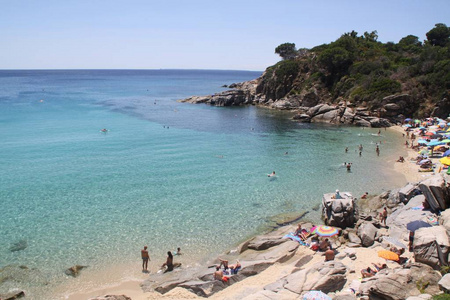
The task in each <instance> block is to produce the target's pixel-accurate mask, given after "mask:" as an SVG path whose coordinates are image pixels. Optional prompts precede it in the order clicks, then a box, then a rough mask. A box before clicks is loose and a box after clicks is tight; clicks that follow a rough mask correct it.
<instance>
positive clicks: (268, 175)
mask: <svg viewBox="0 0 450 300" xmlns="http://www.w3.org/2000/svg"><path fill="white" fill-rule="evenodd" d="M273 176H275V171H273V172H272V173H270V174H267V177H273Z"/></svg>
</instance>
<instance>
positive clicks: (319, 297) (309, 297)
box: [302, 291, 332, 300]
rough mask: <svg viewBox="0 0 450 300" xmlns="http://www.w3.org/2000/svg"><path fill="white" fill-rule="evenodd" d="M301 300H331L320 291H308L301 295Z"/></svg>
mask: <svg viewBox="0 0 450 300" xmlns="http://www.w3.org/2000/svg"><path fill="white" fill-rule="evenodd" d="M302 299H303V300H331V299H332V298H331V297H330V296H328V295H327V294H325V293H324V292H322V291H309V292H306V293H305V294H304V295H303V298H302Z"/></svg>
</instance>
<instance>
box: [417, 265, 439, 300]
mask: <svg viewBox="0 0 450 300" xmlns="http://www.w3.org/2000/svg"><path fill="white" fill-rule="evenodd" d="M410 271H411V272H410V276H411V280H412V282H416V284H423V285H424V286H425V288H424V291H425V292H426V293H428V294H432V295H435V294H436V293H438V292H439V280H441V278H442V275H441V273H439V272H437V271H435V270H433V268H432V267H430V266H428V265H425V264H422V263H418V262H416V263H413V264H412V265H411V266H410Z"/></svg>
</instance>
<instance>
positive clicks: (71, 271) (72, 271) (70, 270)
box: [64, 265, 87, 277]
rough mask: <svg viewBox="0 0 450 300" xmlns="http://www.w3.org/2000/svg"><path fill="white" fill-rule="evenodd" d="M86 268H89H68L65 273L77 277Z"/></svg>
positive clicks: (78, 266) (77, 266) (76, 266)
mask: <svg viewBox="0 0 450 300" xmlns="http://www.w3.org/2000/svg"><path fill="white" fill-rule="evenodd" d="M84 268H87V266H80V265H75V266H72V267H70V268H68V269H67V270H66V271H65V272H64V273H65V274H66V275H68V276H72V277H77V276H78V275H79V274H80V271H81V270H82V269H84Z"/></svg>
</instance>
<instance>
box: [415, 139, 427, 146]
mask: <svg viewBox="0 0 450 300" xmlns="http://www.w3.org/2000/svg"><path fill="white" fill-rule="evenodd" d="M427 143H428V142H427V141H426V140H418V141H417V144H422V145H426V144H427Z"/></svg>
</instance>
